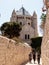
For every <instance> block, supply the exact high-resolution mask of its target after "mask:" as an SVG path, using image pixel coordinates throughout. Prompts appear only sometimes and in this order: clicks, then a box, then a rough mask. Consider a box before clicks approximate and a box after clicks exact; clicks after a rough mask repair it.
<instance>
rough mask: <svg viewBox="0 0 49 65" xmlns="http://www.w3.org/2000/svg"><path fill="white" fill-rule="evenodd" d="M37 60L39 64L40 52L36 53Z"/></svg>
mask: <svg viewBox="0 0 49 65" xmlns="http://www.w3.org/2000/svg"><path fill="white" fill-rule="evenodd" d="M37 61H38V64H40V53H38V55H37Z"/></svg>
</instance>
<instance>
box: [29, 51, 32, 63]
mask: <svg viewBox="0 0 49 65" xmlns="http://www.w3.org/2000/svg"><path fill="white" fill-rule="evenodd" d="M31 60H32V52H30V54H29V62H30V63H32V62H31Z"/></svg>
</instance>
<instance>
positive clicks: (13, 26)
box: [0, 22, 21, 38]
mask: <svg viewBox="0 0 49 65" xmlns="http://www.w3.org/2000/svg"><path fill="white" fill-rule="evenodd" d="M0 30H1V33H2V35H5V36H7V37H9V38H12V37H15V36H16V37H18V36H19V35H20V31H21V27H20V25H19V24H18V23H16V22H6V23H3V24H2V26H1V28H0Z"/></svg>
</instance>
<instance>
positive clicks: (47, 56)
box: [41, 0, 49, 65]
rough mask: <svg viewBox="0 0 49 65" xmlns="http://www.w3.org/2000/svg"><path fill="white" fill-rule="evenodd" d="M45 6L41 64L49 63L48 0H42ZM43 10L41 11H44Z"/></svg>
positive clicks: (46, 64)
mask: <svg viewBox="0 0 49 65" xmlns="http://www.w3.org/2000/svg"><path fill="white" fill-rule="evenodd" d="M44 5H45V6H46V9H45V10H46V23H45V30H44V36H43V40H42V46H41V56H42V65H48V64H49V0H44ZM45 10H43V11H45Z"/></svg>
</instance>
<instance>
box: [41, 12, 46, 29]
mask: <svg viewBox="0 0 49 65" xmlns="http://www.w3.org/2000/svg"><path fill="white" fill-rule="evenodd" d="M40 19H41V21H42V22H41V25H40V28H41V29H42V30H44V27H45V21H46V14H44V13H42V15H41V18H40Z"/></svg>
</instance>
